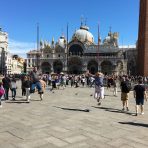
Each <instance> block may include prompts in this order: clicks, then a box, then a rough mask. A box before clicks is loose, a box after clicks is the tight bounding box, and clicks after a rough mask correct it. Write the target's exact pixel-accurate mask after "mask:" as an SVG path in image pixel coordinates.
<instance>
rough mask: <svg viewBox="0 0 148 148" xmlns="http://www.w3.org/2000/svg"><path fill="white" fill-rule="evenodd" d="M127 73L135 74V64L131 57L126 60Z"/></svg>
mask: <svg viewBox="0 0 148 148" xmlns="http://www.w3.org/2000/svg"><path fill="white" fill-rule="evenodd" d="M127 73H128V74H129V75H136V64H135V62H134V60H133V59H132V60H130V61H128V62H127Z"/></svg>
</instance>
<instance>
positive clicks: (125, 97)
mask: <svg viewBox="0 0 148 148" xmlns="http://www.w3.org/2000/svg"><path fill="white" fill-rule="evenodd" d="M128 99H129V93H124V92H121V100H122V101H126V100H128Z"/></svg>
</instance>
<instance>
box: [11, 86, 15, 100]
mask: <svg viewBox="0 0 148 148" xmlns="http://www.w3.org/2000/svg"><path fill="white" fill-rule="evenodd" d="M11 92H12V98H15V96H16V88H12V89H11Z"/></svg>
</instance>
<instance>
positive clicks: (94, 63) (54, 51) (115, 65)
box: [26, 25, 137, 75]
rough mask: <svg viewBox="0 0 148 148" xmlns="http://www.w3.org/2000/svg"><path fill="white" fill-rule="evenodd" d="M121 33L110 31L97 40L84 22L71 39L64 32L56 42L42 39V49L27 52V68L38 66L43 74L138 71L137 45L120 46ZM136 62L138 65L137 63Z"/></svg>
mask: <svg viewBox="0 0 148 148" xmlns="http://www.w3.org/2000/svg"><path fill="white" fill-rule="evenodd" d="M118 38H119V34H118V33H117V32H114V33H113V32H112V31H111V30H110V31H109V33H108V35H107V37H106V38H105V39H104V40H103V41H101V38H100V37H98V43H97V44H96V43H95V42H94V36H93V35H92V33H91V32H90V31H89V27H88V26H86V25H81V26H80V29H78V30H76V31H75V33H74V34H73V35H72V38H71V40H70V41H69V42H67V40H66V38H65V37H64V36H63V35H62V36H61V37H60V38H59V40H58V41H57V42H55V41H54V39H52V42H51V44H50V43H48V42H46V41H41V42H40V48H39V50H31V51H29V52H28V53H27V59H26V64H27V71H28V72H29V71H31V70H32V68H33V67H34V66H38V68H39V70H40V71H41V72H42V73H51V72H54V73H60V72H66V73H69V74H82V73H85V72H87V71H89V72H90V73H93V74H94V73H96V72H97V71H101V72H103V73H104V74H117V75H120V74H135V73H136V57H137V50H136V48H130V47H126V48H123V47H122V48H120V47H119V45H118ZM134 63H135V64H134Z"/></svg>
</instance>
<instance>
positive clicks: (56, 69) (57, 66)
mask: <svg viewBox="0 0 148 148" xmlns="http://www.w3.org/2000/svg"><path fill="white" fill-rule="evenodd" d="M53 70H54V72H55V73H58V74H59V73H60V72H62V71H63V63H62V61H61V60H55V61H54V62H53Z"/></svg>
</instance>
